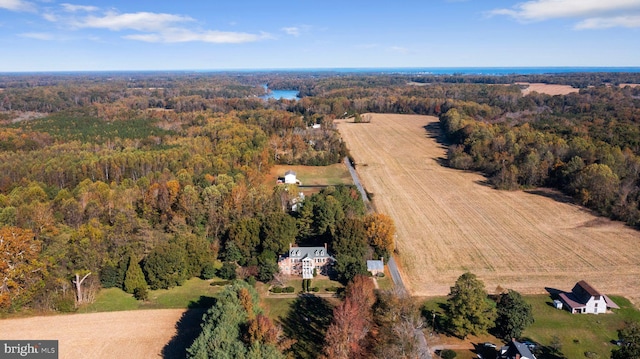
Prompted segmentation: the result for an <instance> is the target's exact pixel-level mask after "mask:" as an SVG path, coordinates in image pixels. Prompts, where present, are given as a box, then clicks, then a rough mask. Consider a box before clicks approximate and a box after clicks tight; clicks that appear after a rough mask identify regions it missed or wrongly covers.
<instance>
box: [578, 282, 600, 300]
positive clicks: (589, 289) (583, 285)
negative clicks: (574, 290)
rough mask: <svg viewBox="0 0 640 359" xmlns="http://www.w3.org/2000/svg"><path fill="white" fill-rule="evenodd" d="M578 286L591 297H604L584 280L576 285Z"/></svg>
mask: <svg viewBox="0 0 640 359" xmlns="http://www.w3.org/2000/svg"><path fill="white" fill-rule="evenodd" d="M576 286H580V287H581V288H582V289H583V290H584V291H585V292H587V293H589V295H591V296H594V297H597V296H600V295H602V294H600V292H598V291H597V290H595V288H593V287H592V286H591V285H590V284H589V283H587V282H585V281H583V280H581V281H579V282H578V284H576Z"/></svg>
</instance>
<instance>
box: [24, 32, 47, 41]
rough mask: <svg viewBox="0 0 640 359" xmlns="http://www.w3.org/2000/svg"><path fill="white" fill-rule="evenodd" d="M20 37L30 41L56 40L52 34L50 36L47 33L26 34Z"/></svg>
mask: <svg viewBox="0 0 640 359" xmlns="http://www.w3.org/2000/svg"><path fill="white" fill-rule="evenodd" d="M20 36H21V37H25V38H28V39H35V40H45V41H48V40H53V39H54V36H53V35H52V34H49V33H46V32H25V33H23V34H20Z"/></svg>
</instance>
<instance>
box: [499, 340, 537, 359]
mask: <svg viewBox="0 0 640 359" xmlns="http://www.w3.org/2000/svg"><path fill="white" fill-rule="evenodd" d="M498 358H500V359H536V356H535V355H533V353H531V350H529V347H527V346H526V345H525V344H523V343H520V342H518V341H516V340H515V339H512V340H511V341H510V342H509V343H508V344H507V345H505V346H503V347H502V348H500V353H499V354H498Z"/></svg>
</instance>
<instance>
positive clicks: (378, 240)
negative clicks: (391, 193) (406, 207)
mask: <svg viewBox="0 0 640 359" xmlns="http://www.w3.org/2000/svg"><path fill="white" fill-rule="evenodd" d="M364 226H365V230H366V234H367V242H368V243H369V245H370V246H372V247H373V248H374V249H375V250H376V254H378V255H379V256H384V257H385V258H388V257H389V255H390V254H391V253H392V252H393V250H394V249H395V235H396V226H395V223H393V219H391V217H389V216H387V215H386V214H384V213H373V214H369V215H367V216H365V217H364Z"/></svg>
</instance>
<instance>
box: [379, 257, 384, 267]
mask: <svg viewBox="0 0 640 359" xmlns="http://www.w3.org/2000/svg"><path fill="white" fill-rule="evenodd" d="M380 262H382V264H383V265H384V257H380Z"/></svg>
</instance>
